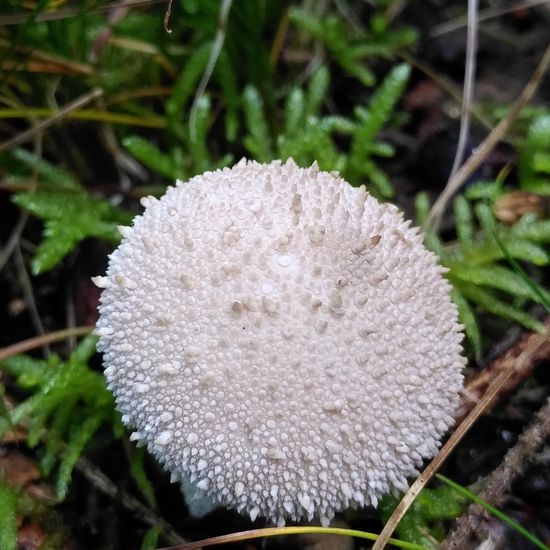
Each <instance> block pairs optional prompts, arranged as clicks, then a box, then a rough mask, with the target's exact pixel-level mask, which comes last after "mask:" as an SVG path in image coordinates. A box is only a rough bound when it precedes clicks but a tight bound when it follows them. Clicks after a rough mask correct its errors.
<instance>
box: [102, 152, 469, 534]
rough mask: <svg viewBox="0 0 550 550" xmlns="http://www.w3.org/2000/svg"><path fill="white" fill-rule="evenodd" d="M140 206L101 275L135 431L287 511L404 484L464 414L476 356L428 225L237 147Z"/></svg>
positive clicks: (250, 501) (222, 494)
mask: <svg viewBox="0 0 550 550" xmlns="http://www.w3.org/2000/svg"><path fill="white" fill-rule="evenodd" d="M142 204H143V205H144V206H145V212H144V213H143V215H141V216H138V217H136V218H135V220H134V223H133V226H132V227H126V228H122V234H123V236H124V238H123V240H122V243H121V245H120V246H119V247H118V248H117V249H116V250H115V251H114V252H113V253H112V255H111V257H110V262H109V267H108V270H107V274H106V276H105V277H97V278H95V282H96V284H98V285H99V286H101V287H103V288H104V290H103V292H102V295H101V305H100V308H99V309H100V319H99V321H98V323H97V334H98V335H99V336H100V339H99V349H100V351H103V353H104V362H105V367H106V368H105V375H106V377H107V379H108V381H109V387H110V388H111V389H112V390H113V391H114V393H115V395H116V399H117V404H118V408H119V410H120V411H121V413H122V415H123V417H122V418H123V421H124V422H125V423H126V424H127V425H129V426H130V427H132V428H133V429H135V430H136V431H135V432H134V434H133V437H132V438H133V439H135V440H140V441H142V442H144V443H146V444H147V446H148V448H149V450H150V452H151V453H152V454H153V455H155V456H156V457H157V458H158V459H159V460H160V461H161V462H162V463H163V464H164V465H165V467H166V468H167V469H169V470H170V471H171V472H172V473H173V475H174V476H175V477H176V478H179V479H183V478H189V479H190V480H191V482H192V483H194V484H195V485H196V486H197V487H198V488H199V489H201V490H203V491H205V493H207V494H208V495H210V496H212V497H214V498H216V499H217V500H219V501H220V502H222V503H224V504H225V505H227V506H230V507H233V508H236V509H237V510H239V511H241V512H247V513H248V514H249V515H250V517H251V518H252V519H255V518H256V517H257V516H258V515H263V516H265V517H267V518H268V519H270V520H273V521H274V522H276V523H278V524H279V525H284V522H285V519H292V520H299V519H301V518H307V519H308V520H311V519H313V518H314V517H317V518H319V519H320V520H321V522H322V523H323V524H328V522H329V521H330V519H331V518H332V517H333V516H334V514H335V512H337V511H339V510H342V509H344V508H347V507H349V506H363V505H365V504H374V505H376V503H377V500H378V498H379V497H380V496H381V495H383V494H384V493H386V492H388V491H391V490H393V489H396V488H397V489H403V488H405V487H406V484H407V483H406V478H407V477H408V476H411V475H414V474H416V473H417V470H416V468H417V467H418V466H420V465H421V463H422V461H423V459H425V458H428V457H431V456H433V455H434V454H435V452H436V450H437V448H438V445H439V440H440V438H441V437H442V435H443V434H444V433H445V431H446V430H447V428H448V427H449V426H450V425H451V424H452V422H453V418H452V414H453V411H454V409H455V407H456V405H457V403H458V391H459V389H460V387H461V384H462V375H461V369H462V367H463V363H464V361H463V358H462V357H461V355H460V353H461V346H460V342H461V338H462V336H461V328H462V327H461V326H460V325H458V323H457V311H456V308H455V306H454V305H453V304H452V302H451V300H450V298H449V290H450V286H449V284H448V283H447V281H446V280H445V279H444V278H443V277H442V273H443V272H444V269H443V268H441V267H439V266H438V265H437V261H436V257H435V256H434V255H433V254H432V253H431V252H429V251H428V250H426V249H425V248H424V246H423V245H422V242H421V241H422V239H421V236H420V234H419V231H418V230H417V229H416V228H411V227H409V222H405V221H403V217H402V215H401V213H400V212H399V211H398V210H397V208H396V207H395V206H392V205H390V204H380V203H379V202H378V201H377V200H376V199H374V198H373V197H371V196H370V195H369V194H368V193H367V192H366V191H365V189H364V187H361V188H353V187H351V186H350V185H349V184H348V183H346V182H345V181H344V180H342V179H341V178H339V177H338V175H337V174H334V173H326V172H320V171H319V169H318V167H317V165H316V164H314V165H313V166H312V167H310V168H307V169H302V168H298V167H297V166H296V165H295V164H294V163H293V162H292V161H289V162H287V163H286V164H281V162H273V163H271V164H258V163H256V162H246V161H241V162H239V163H238V164H237V165H236V166H234V167H233V168H231V169H229V168H225V169H223V170H218V171H216V172H207V173H205V174H203V175H201V176H197V177H194V178H193V179H191V180H190V181H188V182H185V183H182V182H178V183H177V185H176V187H172V188H170V189H168V191H167V192H166V194H165V195H164V196H163V197H162V198H161V199H160V200H157V199H154V198H152V197H148V198H146V199H144V200H142Z"/></svg>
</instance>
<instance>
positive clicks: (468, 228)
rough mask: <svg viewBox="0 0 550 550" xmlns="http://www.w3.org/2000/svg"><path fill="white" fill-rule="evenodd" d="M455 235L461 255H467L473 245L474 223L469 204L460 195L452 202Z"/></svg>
mask: <svg viewBox="0 0 550 550" xmlns="http://www.w3.org/2000/svg"><path fill="white" fill-rule="evenodd" d="M454 213H455V224H456V233H457V236H458V240H459V242H460V246H461V248H462V252H463V253H467V252H468V250H470V248H471V247H472V245H473V243H474V234H475V228H474V222H473V216H472V209H471V208H470V203H469V202H468V201H467V200H466V199H465V198H464V197H463V196H461V195H459V196H458V197H457V198H456V199H455V200H454Z"/></svg>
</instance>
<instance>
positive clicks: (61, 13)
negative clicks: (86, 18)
mask: <svg viewBox="0 0 550 550" xmlns="http://www.w3.org/2000/svg"><path fill="white" fill-rule="evenodd" d="M165 2H166V0H130V1H128V2H111V3H110V4H104V5H103V6H96V7H94V8H91V9H82V8H67V9H64V10H57V11H47V12H44V13H39V14H38V15H37V16H36V17H35V19H34V21H36V22H37V23H38V22H41V21H57V20H59V19H69V18H71V17H75V16H76V15H80V14H82V13H91V12H102V11H110V10H112V9H117V8H138V7H144V6H153V5H155V4H164V3H165ZM29 17H30V14H28V15H27V14H15V15H3V16H0V26H6V25H21V24H23V23H26V22H27V21H28V19H29Z"/></svg>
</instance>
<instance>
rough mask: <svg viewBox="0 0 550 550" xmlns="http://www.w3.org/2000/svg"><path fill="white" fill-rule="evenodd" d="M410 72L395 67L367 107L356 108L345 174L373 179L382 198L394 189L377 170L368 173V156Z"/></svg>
mask: <svg viewBox="0 0 550 550" xmlns="http://www.w3.org/2000/svg"><path fill="white" fill-rule="evenodd" d="M410 72H411V70H410V67H409V66H408V65H406V64H401V65H398V66H397V67H394V68H393V69H392V70H391V71H390V73H389V74H388V75H387V76H386V78H385V79H384V81H383V82H382V83H381V84H380V86H378V88H377V89H376V91H375V92H374V95H373V96H372V98H371V100H370V102H369V105H368V108H367V109H366V110H364V109H358V110H357V111H356V115H357V116H358V118H359V120H360V121H359V123H358V125H357V129H356V130H355V132H354V133H353V137H352V141H351V146H350V153H349V157H348V165H347V167H346V170H345V176H346V178H347V179H348V180H349V181H352V182H353V181H356V180H357V179H358V178H359V177H360V176H362V175H367V176H369V177H371V178H374V179H375V180H376V183H377V184H378V185H379V187H380V191H381V193H382V195H383V196H385V197H389V196H391V195H392V194H393V189H391V184H389V181H387V178H386V181H384V182H383V181H382V177H381V176H380V174H381V172H380V171H379V170H378V171H377V172H376V173H374V174H371V171H372V163H369V157H370V156H371V155H372V150H373V147H374V144H375V139H376V136H377V135H378V133H379V132H380V130H381V129H382V128H383V126H384V125H386V124H387V123H388V121H389V119H390V117H391V114H392V113H393V110H394V108H395V105H396V104H397V101H398V99H399V98H400V97H401V95H402V93H403V90H404V89H405V86H406V84H407V82H408V79H409V76H410ZM388 187H390V189H391V192H390V191H389V190H388Z"/></svg>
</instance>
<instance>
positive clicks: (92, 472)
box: [75, 458, 187, 545]
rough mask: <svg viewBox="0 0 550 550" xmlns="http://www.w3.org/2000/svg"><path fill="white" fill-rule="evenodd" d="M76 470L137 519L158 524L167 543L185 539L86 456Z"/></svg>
mask: <svg viewBox="0 0 550 550" xmlns="http://www.w3.org/2000/svg"><path fill="white" fill-rule="evenodd" d="M75 468H76V470H78V471H79V472H80V473H81V474H82V475H83V476H84V477H85V478H86V479H87V480H88V481H89V482H90V483H91V484H92V485H93V486H94V487H95V488H96V489H97V490H98V491H101V492H102V493H104V494H106V495H108V496H109V497H111V498H112V499H114V500H117V501H118V502H120V504H121V505H122V506H123V507H124V508H125V509H126V510H128V511H129V512H131V513H133V514H134V515H136V516H137V517H139V519H140V520H141V521H142V522H143V523H145V524H146V525H149V526H151V527H153V526H155V525H158V526H159V527H160V528H161V529H162V534H163V536H164V537H165V538H166V540H167V542H168V543H169V544H173V545H176V544H177V545H181V544H186V543H187V541H186V540H185V539H184V538H183V537H182V536H180V535H179V534H178V533H177V531H176V530H175V529H174V528H173V527H172V525H170V524H169V523H168V522H167V521H166V520H164V519H163V518H162V517H160V516H159V515H158V514H156V513H155V512H154V511H153V510H151V509H150V508H147V506H145V505H144V504H142V503H141V502H140V501H139V500H137V499H136V498H135V497H133V496H132V495H131V494H130V493H128V492H126V491H125V490H124V489H121V488H120V487H119V486H117V485H116V484H115V483H113V482H112V481H111V480H110V479H109V478H108V477H107V476H106V475H105V474H104V473H103V472H102V471H101V470H100V469H99V468H98V467H97V466H95V465H94V464H92V463H91V462H90V461H89V460H87V459H86V458H80V459H79V460H78V462H77V463H76V465H75Z"/></svg>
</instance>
